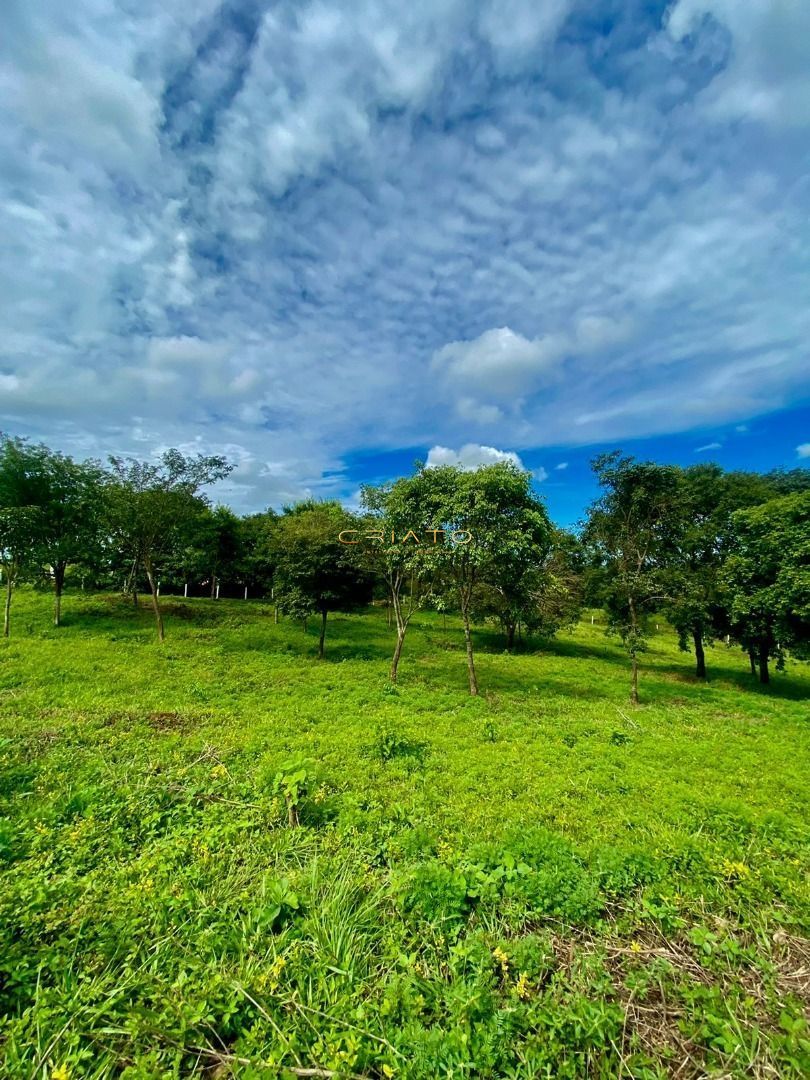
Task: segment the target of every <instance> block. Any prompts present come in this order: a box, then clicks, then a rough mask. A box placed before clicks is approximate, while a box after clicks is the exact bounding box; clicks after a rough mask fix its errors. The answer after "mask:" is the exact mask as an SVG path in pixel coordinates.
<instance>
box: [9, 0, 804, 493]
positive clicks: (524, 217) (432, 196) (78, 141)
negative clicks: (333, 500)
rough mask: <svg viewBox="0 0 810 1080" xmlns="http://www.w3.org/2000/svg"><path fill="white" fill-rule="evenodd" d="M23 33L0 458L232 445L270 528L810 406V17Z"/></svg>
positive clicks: (468, 7)
mask: <svg viewBox="0 0 810 1080" xmlns="http://www.w3.org/2000/svg"><path fill="white" fill-rule="evenodd" d="M617 9H620V10H617ZM3 20H4V26H3V35H2V39H0V65H1V66H0V94H1V95H2V99H3V101H4V105H5V108H6V114H7V115H6V121H5V122H4V124H3V125H2V127H1V128H0V228H1V229H2V233H3V236H4V241H5V242H4V245H3V248H2V253H0V305H2V327H3V335H2V338H0V426H2V427H3V428H4V429H7V430H14V431H19V432H21V433H24V434H30V435H32V436H34V437H37V438H45V439H47V440H48V441H50V442H52V443H54V444H56V445H59V446H61V447H63V448H65V449H67V450H70V451H73V452H76V453H80V454H104V453H107V452H118V453H121V452H137V453H139V454H140V455H144V454H147V453H151V452H155V451H157V450H159V449H160V448H161V447H162V446H166V445H172V444H173V445H180V446H182V447H186V448H189V449H205V450H208V451H220V452H227V453H228V454H229V455H230V456H231V457H232V458H233V459H234V460H235V461H236V462H237V464H238V468H237V470H236V472H235V473H234V474H233V477H232V480H231V481H230V483H229V490H228V491H227V492H226V493H227V494H228V495H229V497H230V498H231V499H232V500H233V501H234V503H236V504H237V505H239V506H240V507H241V508H248V507H256V506H259V505H262V504H263V503H266V502H268V501H271V502H275V503H279V502H282V501H285V500H289V499H293V498H296V497H299V496H301V495H304V494H307V493H315V494H337V495H349V494H350V493H351V492H352V491H354V490H355V488H356V482H353V481H352V480H351V478H350V477H349V476H347V475H346V473H345V470H344V469H343V461H344V459H345V458H346V457H347V456H348V455H349V454H350V453H351V452H352V451H356V450H357V449H358V448H364V449H365V450H369V449H374V448H379V449H395V448H399V447H414V446H423V447H426V448H427V447H433V448H434V450H432V451H431V454H432V455H434V456H435V453H434V452H437V451H438V450H440V449H441V447H461V448H462V449H461V450H459V451H447V453H451V454H456V455H457V458H458V459H460V455H462V454H463V453H464V452H465V450H468V448H469V447H473V448H477V452H478V454H479V456H480V455H481V453H482V448H483V450H486V448H487V447H489V448H492V447H498V446H510V447H513V448H514V451H515V452H516V453H520V452H522V451H524V450H528V449H530V448H535V447H537V446H538V445H542V444H544V443H545V444H547V445H555V446H563V445H574V444H580V445H581V444H586V443H591V442H596V441H600V440H605V439H619V438H627V437H629V436H634V435H644V434H653V433H656V432H663V431H684V430H689V429H690V428H702V429H705V428H706V427H707V426H711V425H715V424H720V423H724V422H728V421H737V420H743V419H746V418H747V417H749V416H752V415H755V414H756V413H761V412H765V411H768V410H771V409H776V408H780V407H782V406H783V405H785V404H786V403H788V402H790V401H791V400H795V399H796V398H797V396H798V395H800V394H804V393H805V392H806V390H807V378H806V351H805V343H806V341H807V340H808V337H810V310H808V305H807V304H806V296H807V293H808V269H807V260H806V250H807V245H808V240H809V239H810V238H809V237H808V225H807V222H808V220H810V188H809V187H808V185H807V183H806V179H803V177H804V165H803V161H804V154H805V149H806V139H807V127H808V123H809V122H810V121H808V118H810V7H808V5H806V4H803V3H799V2H798V0H786V2H785V3H781V4H774V3H772V0H748V3H746V4H739V3H737V2H736V0H675V2H674V3H672V4H670V5H669V6H668V7H667V6H666V5H664V4H663V3H662V4H658V5H650V4H643V3H641V2H640V0H639V2H636V0H628V3H626V4H622V5H616V4H615V3H613V2H609V0H587V2H586V0H549V2H547V3H543V4H539V3H537V2H536V0H500V2H496V0H480V2H479V3H476V4H470V3H469V2H468V0H413V2H411V3H409V4H399V3H394V2H393V0H358V2H354V3H349V2H348V0H343V2H338V0H318V2H314V0H297V2H293V0H278V2H275V3H269V2H264V0H227V2H225V3H223V2H222V0H195V2H194V3H191V0H176V2H175V3H172V4H170V5H166V4H165V3H162V2H158V0H141V2H139V3H138V4H133V3H129V2H128V0H75V2H74V3H72V4H69V5H66V4H64V3H61V2H58V0H40V2H39V3H37V4H35V5H34V4H30V3H26V2H25V0H6V3H5V5H4V9H3ZM492 452H493V453H496V454H497V453H500V451H495V450H493V451H492ZM474 456H475V455H474V453H473V452H471V451H469V450H468V454H467V457H468V458H469V459H470V460H472V458H473V457H474Z"/></svg>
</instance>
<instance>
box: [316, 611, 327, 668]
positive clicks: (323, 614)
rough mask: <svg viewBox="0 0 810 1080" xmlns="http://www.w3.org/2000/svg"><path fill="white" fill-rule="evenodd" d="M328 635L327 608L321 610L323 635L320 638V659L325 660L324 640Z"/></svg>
mask: <svg viewBox="0 0 810 1080" xmlns="http://www.w3.org/2000/svg"><path fill="white" fill-rule="evenodd" d="M325 637H326V609H324V610H323V611H322V612H321V636H320V637H319V638H318V659H319V660H323V642H324V638H325Z"/></svg>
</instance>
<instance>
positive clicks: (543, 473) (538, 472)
mask: <svg viewBox="0 0 810 1080" xmlns="http://www.w3.org/2000/svg"><path fill="white" fill-rule="evenodd" d="M532 476H533V477H534V478H535V480H536V481H537V482H538V483H539V484H542V483H543V481H544V480H548V470H547V469H544V468H543V466H542V465H538V467H537V468H536V469H532Z"/></svg>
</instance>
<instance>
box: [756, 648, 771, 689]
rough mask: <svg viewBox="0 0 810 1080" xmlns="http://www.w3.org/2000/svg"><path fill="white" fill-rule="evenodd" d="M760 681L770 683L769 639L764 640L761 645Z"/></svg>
mask: <svg viewBox="0 0 810 1080" xmlns="http://www.w3.org/2000/svg"><path fill="white" fill-rule="evenodd" d="M759 681H760V682H761V683H769V682H770V681H771V673H770V672H769V671H768V639H767V638H762V640H761V641H760V643H759Z"/></svg>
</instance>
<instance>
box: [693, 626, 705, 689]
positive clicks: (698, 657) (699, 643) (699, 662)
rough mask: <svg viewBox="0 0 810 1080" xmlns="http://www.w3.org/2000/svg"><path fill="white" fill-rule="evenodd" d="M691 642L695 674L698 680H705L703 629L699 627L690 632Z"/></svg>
mask: <svg viewBox="0 0 810 1080" xmlns="http://www.w3.org/2000/svg"><path fill="white" fill-rule="evenodd" d="M692 640H693V641H694V643H695V674H696V675H697V677H698V678H699V679H705V678H706V652H705V650H704V648H703V629H702V627H700V626H696V627H694V629H693V630H692Z"/></svg>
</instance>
